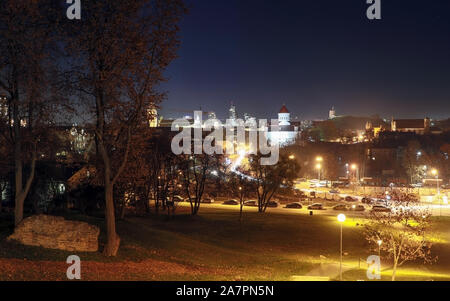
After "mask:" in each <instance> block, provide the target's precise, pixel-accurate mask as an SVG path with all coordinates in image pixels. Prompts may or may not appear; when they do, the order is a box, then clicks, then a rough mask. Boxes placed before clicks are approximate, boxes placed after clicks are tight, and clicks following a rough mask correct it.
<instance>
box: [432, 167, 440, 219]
mask: <svg viewBox="0 0 450 301" xmlns="http://www.w3.org/2000/svg"><path fill="white" fill-rule="evenodd" d="M431 174H432V175H434V176H436V197H437V198H438V200H439V217H441V216H442V201H441V199H440V197H439V194H440V191H439V172H438V171H437V169H433V170H432V171H431Z"/></svg>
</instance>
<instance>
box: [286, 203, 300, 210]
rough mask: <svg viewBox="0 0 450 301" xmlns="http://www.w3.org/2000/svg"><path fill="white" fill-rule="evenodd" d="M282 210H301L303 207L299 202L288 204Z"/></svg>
mask: <svg viewBox="0 0 450 301" xmlns="http://www.w3.org/2000/svg"><path fill="white" fill-rule="evenodd" d="M284 208H291V209H302V208H303V206H302V204H301V203H299V202H294V203H289V204H287V205H286V206H284Z"/></svg>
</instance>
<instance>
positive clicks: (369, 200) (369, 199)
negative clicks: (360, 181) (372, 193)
mask: <svg viewBox="0 0 450 301" xmlns="http://www.w3.org/2000/svg"><path fill="white" fill-rule="evenodd" d="M361 203H363V204H372V203H373V200H372V199H371V198H366V197H364V198H362V199H361Z"/></svg>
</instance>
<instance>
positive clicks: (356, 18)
mask: <svg viewBox="0 0 450 301" xmlns="http://www.w3.org/2000/svg"><path fill="white" fill-rule="evenodd" d="M381 4H382V20H377V21H370V20H368V19H367V17H366V9H367V7H368V5H367V4H366V0H339V1H338V0H191V1H190V2H189V6H190V7H191V9H190V12H189V14H188V15H187V16H186V17H185V19H184V21H183V23H182V24H181V29H182V31H181V36H182V46H181V49H180V50H179V58H178V59H177V60H176V61H174V62H173V63H172V64H171V66H170V67H169V69H168V71H167V75H168V77H169V82H168V83H167V84H165V85H164V87H163V88H164V90H167V91H168V93H169V94H168V100H166V101H165V102H163V103H162V114H163V115H165V116H167V117H174V116H177V115H181V114H182V113H179V112H177V111H176V110H192V109H198V108H199V107H200V106H201V107H202V109H203V110H204V111H215V112H216V113H217V114H218V116H219V117H222V118H223V117H225V116H226V114H227V110H228V108H229V106H230V101H233V102H234V103H235V104H236V106H237V111H238V114H241V116H242V114H243V113H244V112H248V113H250V114H253V115H256V116H257V117H264V118H271V117H276V113H277V112H278V110H279V109H280V107H281V105H282V104H283V103H285V104H286V106H287V107H288V109H289V110H290V111H291V113H292V115H298V116H299V117H300V118H302V119H305V118H307V119H311V118H326V117H327V114H328V110H329V108H330V107H331V106H332V105H334V106H335V108H336V110H337V114H338V115H341V114H342V115H362V116H368V115H374V114H376V113H378V114H380V115H381V116H383V117H390V116H392V115H394V116H395V117H401V118H413V117H423V116H424V115H427V116H430V117H433V118H447V117H450V1H448V0H433V1H425V0H422V1H419V0H412V1H408V0H381Z"/></svg>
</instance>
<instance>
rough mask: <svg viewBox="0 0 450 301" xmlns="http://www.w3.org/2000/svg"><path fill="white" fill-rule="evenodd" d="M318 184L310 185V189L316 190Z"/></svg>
mask: <svg viewBox="0 0 450 301" xmlns="http://www.w3.org/2000/svg"><path fill="white" fill-rule="evenodd" d="M316 187H317V186H316V184H309V188H316Z"/></svg>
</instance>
